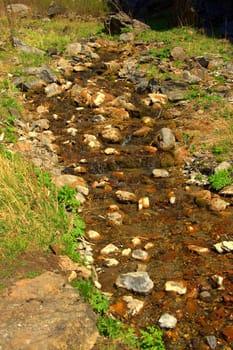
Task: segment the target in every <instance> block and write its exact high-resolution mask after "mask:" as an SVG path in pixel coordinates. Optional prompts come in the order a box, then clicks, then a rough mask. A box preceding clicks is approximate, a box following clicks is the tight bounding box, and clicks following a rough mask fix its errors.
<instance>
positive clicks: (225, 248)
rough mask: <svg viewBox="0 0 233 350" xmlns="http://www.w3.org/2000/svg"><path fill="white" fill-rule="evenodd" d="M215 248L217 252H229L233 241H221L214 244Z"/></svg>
mask: <svg viewBox="0 0 233 350" xmlns="http://www.w3.org/2000/svg"><path fill="white" fill-rule="evenodd" d="M214 247H215V249H216V250H217V252H218V253H220V254H222V253H229V252H232V251H233V241H223V242H220V243H216V244H214Z"/></svg>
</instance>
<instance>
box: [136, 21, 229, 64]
mask: <svg viewBox="0 0 233 350" xmlns="http://www.w3.org/2000/svg"><path fill="white" fill-rule="evenodd" d="M138 37H139V38H141V39H143V40H144V41H146V42H150V41H159V42H164V45H165V46H168V45H169V46H171V47H175V46H179V47H182V48H184V49H185V51H186V52H187V54H188V55H189V56H190V57H193V56H199V55H210V54H219V55H221V56H222V57H223V58H224V59H225V60H230V59H232V58H233V52H232V45H231V44H230V43H229V42H227V41H225V40H220V39H218V38H216V37H209V36H206V35H203V34H201V33H199V32H198V30H197V29H196V28H192V27H176V28H170V29H166V30H165V29H164V30H161V31H159V30H150V31H145V32H140V33H139V34H138Z"/></svg>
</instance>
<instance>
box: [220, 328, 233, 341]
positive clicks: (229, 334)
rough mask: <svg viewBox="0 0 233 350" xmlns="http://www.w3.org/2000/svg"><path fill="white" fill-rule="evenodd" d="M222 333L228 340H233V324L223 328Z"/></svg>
mask: <svg viewBox="0 0 233 350" xmlns="http://www.w3.org/2000/svg"><path fill="white" fill-rule="evenodd" d="M222 334H223V335H224V337H225V338H226V340H227V341H229V342H232V340H233V326H232V325H229V326H226V327H224V328H223V329H222Z"/></svg>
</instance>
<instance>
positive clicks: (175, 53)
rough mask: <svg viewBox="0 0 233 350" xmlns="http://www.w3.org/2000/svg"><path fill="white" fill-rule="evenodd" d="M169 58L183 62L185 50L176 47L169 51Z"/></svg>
mask: <svg viewBox="0 0 233 350" xmlns="http://www.w3.org/2000/svg"><path fill="white" fill-rule="evenodd" d="M171 56H172V58H173V59H174V60H175V61H177V60H179V61H184V60H185V59H186V58H187V54H186V52H185V50H184V49H183V48H182V47H179V46H176V47H174V48H173V49H172V50H171Z"/></svg>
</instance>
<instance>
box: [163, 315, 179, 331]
mask: <svg viewBox="0 0 233 350" xmlns="http://www.w3.org/2000/svg"><path fill="white" fill-rule="evenodd" d="M176 324H177V319H176V318H175V317H174V316H172V315H170V314H168V313H165V314H163V315H162V316H161V317H160V319H159V325H160V327H161V328H175V326H176Z"/></svg>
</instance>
